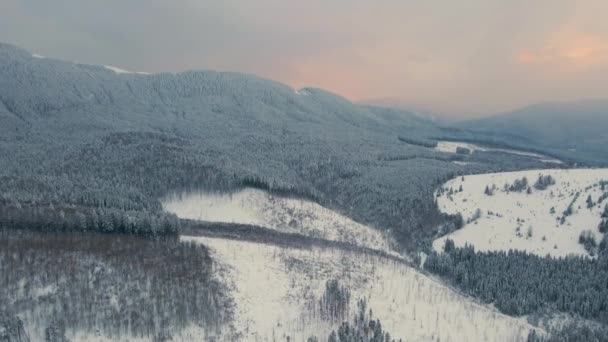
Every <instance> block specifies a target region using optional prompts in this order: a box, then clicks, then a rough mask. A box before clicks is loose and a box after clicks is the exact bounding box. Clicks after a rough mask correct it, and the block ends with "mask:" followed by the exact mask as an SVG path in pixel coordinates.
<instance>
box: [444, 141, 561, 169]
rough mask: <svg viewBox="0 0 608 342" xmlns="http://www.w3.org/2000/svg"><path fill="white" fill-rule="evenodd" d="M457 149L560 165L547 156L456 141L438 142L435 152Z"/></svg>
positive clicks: (559, 162)
mask: <svg viewBox="0 0 608 342" xmlns="http://www.w3.org/2000/svg"><path fill="white" fill-rule="evenodd" d="M458 147H462V148H466V149H468V150H469V151H471V153H473V152H475V151H481V152H502V153H511V154H517V155H520V156H527V157H532V158H536V159H538V160H539V161H541V162H543V163H553V164H561V163H562V161H561V160H558V159H555V158H551V157H549V156H545V155H542V154H538V153H533V152H526V151H518V150H512V149H505V148H493V147H481V146H479V145H476V144H471V143H465V142H457V141H438V142H437V146H436V147H435V150H437V151H439V152H444V153H456V149H457V148H458Z"/></svg>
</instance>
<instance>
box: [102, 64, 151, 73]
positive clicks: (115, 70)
mask: <svg viewBox="0 0 608 342" xmlns="http://www.w3.org/2000/svg"><path fill="white" fill-rule="evenodd" d="M103 67H104V68H106V69H108V70H110V71H114V72H115V73H117V74H139V75H150V74H149V73H147V72H144V71H129V70H125V69H121V68H117V67H115V66H111V65H104V66H103Z"/></svg>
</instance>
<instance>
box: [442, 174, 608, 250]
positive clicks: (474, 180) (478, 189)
mask: <svg viewBox="0 0 608 342" xmlns="http://www.w3.org/2000/svg"><path fill="white" fill-rule="evenodd" d="M539 174H543V175H551V176H552V177H553V178H554V179H555V181H556V184H555V185H552V186H549V187H548V188H547V189H546V190H542V191H541V190H537V189H535V188H534V187H533V184H534V183H535V182H536V180H537V179H538V176H539ZM522 177H526V178H527V179H528V182H529V183H530V186H531V187H532V193H531V194H527V193H526V191H523V192H505V191H504V190H503V187H504V184H505V183H506V184H512V183H513V182H514V181H515V180H516V179H521V178H522ZM601 180H608V169H571V170H531V171H521V172H506V173H491V174H481V175H471V176H465V177H464V181H463V180H462V178H461V177H458V178H455V179H452V180H450V181H448V182H447V183H445V184H444V185H443V188H444V189H450V188H452V189H453V190H454V191H455V192H454V194H452V195H451V196H449V195H448V194H447V193H444V194H443V195H440V196H439V197H438V198H437V204H438V206H439V209H440V210H441V211H442V212H444V213H448V214H456V213H461V214H462V216H463V218H464V220H465V222H467V221H468V220H469V219H470V218H471V217H473V215H474V213H475V212H476V210H477V209H480V211H481V217H480V218H479V219H478V220H476V221H474V222H471V223H468V224H466V225H465V226H464V227H463V228H462V229H460V230H457V231H455V232H452V233H450V234H448V235H446V236H443V237H441V238H439V239H437V240H435V241H434V242H433V248H434V249H435V250H436V251H441V250H442V249H443V245H444V244H445V240H446V239H448V238H449V239H452V240H453V241H454V243H455V245H456V246H459V247H462V246H464V245H465V244H470V245H473V246H474V247H475V249H476V250H481V251H508V250H509V249H514V250H515V249H516V250H523V251H527V252H529V253H534V254H537V255H539V256H545V255H547V254H548V255H551V256H554V257H564V256H567V255H571V254H573V255H585V256H588V255H589V253H588V252H587V251H585V249H584V248H583V246H582V245H581V244H579V243H578V238H579V235H580V234H581V232H583V231H585V230H589V231H591V232H592V234H594V236H595V239H596V241H597V242H598V243H599V241H601V238H602V236H603V235H602V234H601V233H600V232H599V230H598V225H599V223H600V221H601V213H602V211H603V209H604V206H605V204H606V203H607V202H608V200H605V201H604V202H603V203H599V204H598V203H597V202H598V199H599V197H600V196H601V195H602V194H603V193H604V192H605V191H608V187H607V188H606V190H605V191H602V190H601V188H600V186H599V185H598V183H599V181H601ZM461 185H462V189H463V191H462V192H457V190H458V189H459V187H460V186H461ZM493 185H496V187H497V189H496V190H495V191H494V194H493V195H492V196H488V195H485V194H484V190H485V188H486V186H489V187H490V188H491V187H492V186H493ZM577 192H580V195H579V197H578V199H577V200H576V202H575V203H574V205H573V209H574V212H573V214H572V215H570V216H568V217H567V218H566V221H565V223H564V224H563V225H562V224H560V222H559V217H561V216H562V214H563V212H564V211H565V210H566V208H567V207H568V206H569V204H570V203H571V202H572V200H573V199H574V197H575V194H576V193H577ZM589 195H591V198H592V200H593V202H594V203H595V205H594V206H593V208H591V209H588V208H587V203H586V200H587V198H588V196H589ZM551 208H554V209H555V213H554V214H552V213H551ZM518 219H519V221H518ZM518 229H519V231H518ZM529 230H530V231H531V233H532V236H528V231H529ZM518 232H519V234H518Z"/></svg>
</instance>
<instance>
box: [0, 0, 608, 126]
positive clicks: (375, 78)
mask: <svg viewBox="0 0 608 342" xmlns="http://www.w3.org/2000/svg"><path fill="white" fill-rule="evenodd" d="M605 13H608V2H607V1H605V0H537V1H529V0H525V1H524V0H510V1H502V0H463V1H442V0H428V1H407V0H381V1H367V0H332V1H325V0H309V1H285V0H222V1H213V0H173V1H166V0H105V1H93V0H54V1H46V0H3V1H2V2H1V3H0V40H1V41H5V42H9V43H13V44H16V45H20V46H22V47H24V48H27V49H30V50H33V51H35V52H36V53H38V54H42V55H49V56H54V57H59V58H63V59H68V60H74V61H80V62H86V63H95V64H112V65H116V66H118V67H121V68H124V69H132V70H142V71H149V72H159V71H182V70H187V69H217V70H232V71H243V72H248V73H255V74H258V75H260V76H263V77H268V78H272V79H276V80H278V81H282V82H285V83H288V84H290V85H292V86H294V87H302V86H316V87H321V88H325V89H328V90H330V91H333V92H336V93H339V94H342V95H344V96H346V97H348V98H350V99H352V100H355V101H364V100H379V101H385V102H394V103H401V104H407V105H409V106H412V107H420V108H427V109H430V110H433V111H437V112H442V113H447V115H452V116H475V115H483V114H490V113H493V112H499V111H504V110H508V109H511V108H515V107H519V106H522V105H526V104H529V103H534V102H541V101H550V100H571V99H579V98H588V97H608V94H606V89H608V20H605Z"/></svg>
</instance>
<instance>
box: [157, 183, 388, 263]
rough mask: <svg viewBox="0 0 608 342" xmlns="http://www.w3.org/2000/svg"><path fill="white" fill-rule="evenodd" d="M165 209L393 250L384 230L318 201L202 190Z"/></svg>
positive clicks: (253, 191) (169, 203)
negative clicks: (340, 212) (354, 218)
mask: <svg viewBox="0 0 608 342" xmlns="http://www.w3.org/2000/svg"><path fill="white" fill-rule="evenodd" d="M163 208H164V210H166V211H168V212H171V213H174V214H176V215H177V216H178V217H180V218H187V219H192V220H201V221H210V222H226V223H239V224H251V225H256V226H261V227H265V228H271V229H276V230H278V231H281V232H289V233H298V234H302V235H306V236H311V237H317V238H322V239H326V240H332V241H342V242H348V243H351V244H353V245H357V246H362V247H369V248H372V249H377V250H382V251H387V252H388V251H391V246H392V243H391V242H390V238H389V237H388V236H386V234H383V233H382V232H381V231H379V230H376V229H373V228H370V227H368V226H365V225H362V224H360V223H357V222H355V221H353V220H351V219H350V218H348V217H346V216H343V215H340V214H338V213H336V212H334V211H332V210H329V209H327V208H324V207H322V206H320V205H318V204H316V203H314V202H311V201H307V200H302V199H295V198H285V197H279V196H274V195H271V194H268V193H267V192H266V191H263V190H257V189H244V190H241V191H239V192H236V193H233V194H220V193H198V194H189V195H182V196H175V197H172V198H169V199H167V200H165V201H163Z"/></svg>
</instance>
